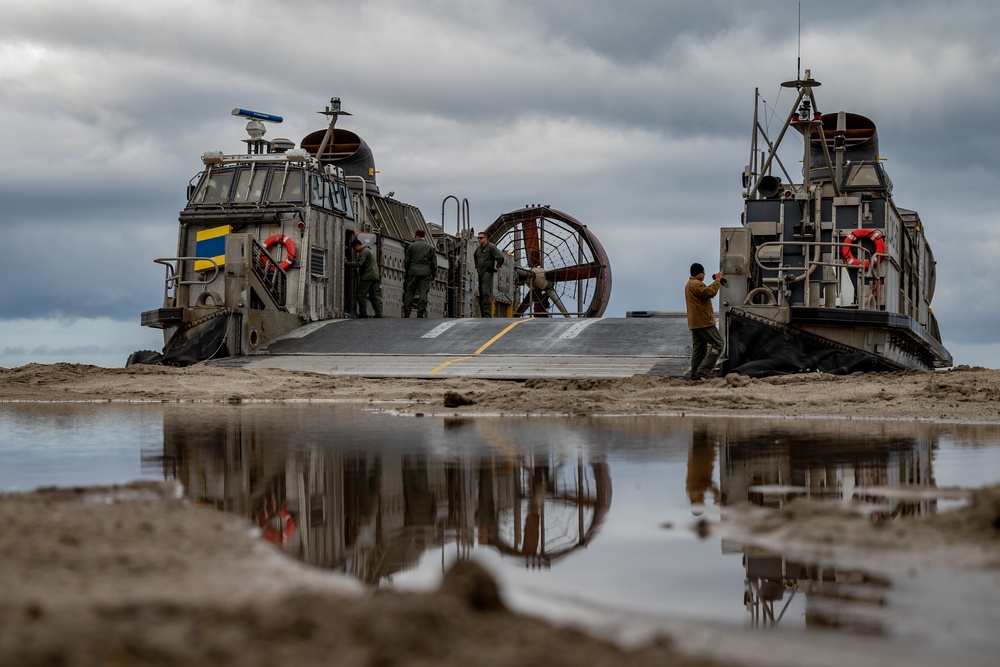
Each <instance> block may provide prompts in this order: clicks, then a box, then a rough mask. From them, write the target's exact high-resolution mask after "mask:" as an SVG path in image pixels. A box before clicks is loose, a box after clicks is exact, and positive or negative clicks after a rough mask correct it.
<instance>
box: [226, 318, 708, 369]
mask: <svg viewBox="0 0 1000 667" xmlns="http://www.w3.org/2000/svg"><path fill="white" fill-rule="evenodd" d="M690 359H691V334H690V331H689V330H688V328H687V319H686V318H685V317H683V316H681V317H650V318H575V319H567V318H525V319H413V318H411V319H395V318H386V319H360V320H329V321H325V322H317V323H312V324H307V325H305V326H303V327H300V328H299V329H296V330H295V331H292V332H290V333H288V334H286V335H285V336H283V337H281V338H278V339H276V340H274V341H272V342H271V343H270V344H269V345H268V346H267V348H266V349H265V350H263V351H262V353H261V354H257V355H252V356H247V357H234V358H229V359H220V360H215V361H211V362H208V363H210V364H211V365H217V366H229V367H233V366H236V367H242V368H279V369H286V370H294V371H309V372H314V373H327V374H330V375H360V376H364V377H373V378H385V377H399V378H428V379H431V378H449V377H478V378H484V379H504V380H524V379H529V378H617V377H629V376H632V375H636V374H648V375H669V376H678V377H680V376H683V375H684V374H685V373H686V372H687V370H688V364H689V363H690Z"/></svg>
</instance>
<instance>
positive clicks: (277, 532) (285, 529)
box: [258, 496, 295, 547]
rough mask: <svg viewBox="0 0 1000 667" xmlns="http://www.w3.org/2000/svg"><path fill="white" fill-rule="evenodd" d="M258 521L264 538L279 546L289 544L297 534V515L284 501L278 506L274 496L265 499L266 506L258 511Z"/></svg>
mask: <svg viewBox="0 0 1000 667" xmlns="http://www.w3.org/2000/svg"><path fill="white" fill-rule="evenodd" d="M258 522H259V523H260V527H261V530H262V531H263V534H264V539H265V540H267V541H268V542H270V543H271V544H275V545H277V546H279V547H283V546H285V545H287V544H288V543H289V542H291V540H292V536H293V535H295V517H294V516H292V513H291V512H289V511H288V508H287V507H286V506H285V503H284V502H282V503H281V506H280V507H278V504H277V502H276V501H275V499H274V497H273V496H272V497H270V498H268V499H267V500H265V501H264V508H263V509H262V510H261V511H260V512H259V513H258Z"/></svg>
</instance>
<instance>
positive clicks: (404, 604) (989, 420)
mask: <svg viewBox="0 0 1000 667" xmlns="http://www.w3.org/2000/svg"><path fill="white" fill-rule="evenodd" d="M998 399H1000V371H996V370H988V369H973V368H965V367H963V368H958V369H955V370H952V371H946V372H934V373H901V374H868V375H854V376H847V377H834V376H824V375H814V374H809V375H796V376H787V377H782V378H771V379H762V380H760V379H758V380H750V379H747V378H741V377H737V376H731V377H727V378H719V379H715V380H710V381H706V382H700V383H691V382H686V381H683V380H676V379H669V378H656V377H647V376H637V377H633V378H628V379H624V380H572V381H555V380H536V381H528V382H502V381H485V380H438V381H421V380H395V379H394V380H373V379H363V378H353V377H331V376H323V375H317V374H295V373H287V372H284V371H260V370H257V371H249V370H242V369H217V368H209V367H204V366H200V367H194V368H188V369H176V368H161V367H133V368H129V369H103V368H96V367H91V366H80V365H70V364H55V365H51V366H43V365H28V366H24V367H21V368H15V369H0V401H177V402H188V401H213V402H242V401H281V400H294V401H303V400H308V401H352V402H364V403H368V404H370V405H371V407H373V408H377V409H386V410H398V411H400V412H404V413H417V412H420V413H424V414H454V413H462V414H476V413H489V414H498V413H499V414H571V415H576V414H587V415H594V414H720V415H738V416H765V415H767V416H774V415H775V414H782V415H786V416H790V417H792V416H818V417H825V418H843V419H904V420H928V419H929V420H951V421H962V422H978V423H984V424H997V425H1000V400H998ZM727 511H730V508H727ZM731 511H733V512H738V513H741V515H740V519H739V521H730V522H727V524H728V525H729V526H730V529H731V530H738V533H734V534H732V535H729V536H728V537H731V538H733V539H738V540H740V541H743V542H745V543H749V544H759V545H761V546H769V547H780V548H782V549H783V550H785V551H786V553H789V552H790V553H795V552H796V550H798V551H799V553H805V552H809V555H810V556H816V555H817V554H816V553H815V551H816V549H817V545H820V549H821V551H822V552H823V553H822V554H821V555H823V556H824V558H828V559H837V558H844V559H852V558H854V559H857V558H858V557H859V554H862V553H867V554H869V557H870V555H871V554H873V553H876V554H879V558H883V559H885V558H888V559H892V560H893V562H894V565H895V566H896V567H901V568H903V570H902V571H905V568H907V567H911V568H918V567H925V566H928V565H930V566H933V567H935V568H945V569H951V570H953V571H955V572H968V571H975V572H979V573H985V575H986V576H987V577H988V578H990V580H991V581H993V582H995V583H997V584H1000V548H998V547H1000V487H994V488H989V489H982V490H979V491H977V492H976V493H974V494H972V496H971V499H970V503H969V505H968V506H966V507H964V508H962V509H960V510H955V511H952V512H948V513H946V514H937V515H931V516H927V517H922V518H916V519H912V520H907V521H906V522H900V523H889V524H873V523H871V522H870V521H866V520H864V519H863V518H859V517H858V516H857V515H853V514H848V513H846V512H844V510H843V508H842V507H841V506H840V504H839V503H824V502H819V501H808V502H804V503H801V504H800V503H798V502H796V503H792V504H791V505H789V506H788V507H786V508H785V509H784V510H782V512H781V513H779V514H775V513H773V512H772V513H761V512H757V511H753V509H752V508H746V507H734V508H731ZM0 521H2V525H4V527H5V529H6V530H5V531H3V532H2V533H0V562H2V563H3V567H2V568H0V590H3V591H4V594H3V596H2V598H0V664H3V665H8V664H10V665H176V664H184V665H273V664H279V663H282V664H295V665H314V664H315V665H319V664H324V665H325V664H330V663H331V662H332V663H335V664H342V665H421V664H427V665H430V664H434V665H445V666H448V665H459V664H462V665H469V664H477V665H515V664H517V665H523V664H541V665H583V664H586V665H621V664H630V665H633V664H634V665H645V664H650V665H652V664H656V665H664V664H670V665H737V664H749V665H754V664H760V665H764V664H767V665H775V664H788V665H793V664H799V665H803V664H814V665H834V664H844V661H845V660H847V661H849V662H850V663H851V664H861V665H863V664H873V665H874V664H879V665H893V664H921V663H920V662H919V661H918V662H917V663H914V662H913V660H912V656H910V657H908V658H907V659H905V660H904V659H902V658H900V657H895V656H893V654H892V653H891V652H886V651H885V650H879V646H878V645H877V644H867V643H865V641H864V640H858V641H857V642H855V641H854V640H852V641H851V642H850V645H838V644H837V643H836V642H835V641H832V640H829V639H828V640H824V639H823V638H822V637H819V638H816V637H811V638H810V639H809V640H808V641H805V640H802V639H800V640H799V641H798V642H796V641H787V638H785V639H783V641H782V646H776V645H774V643H773V642H770V643H769V642H768V641H767V640H766V637H764V636H763V635H761V634H754V635H750V634H749V633H742V632H735V631H733V632H726V633H723V632H719V631H716V630H705V629H704V628H701V629H698V628H693V627H685V626H684V625H683V624H673V625H663V626H661V627H656V628H648V627H647V628H644V629H643V630H642V631H641V632H639V631H634V632H631V633H628V639H629V641H627V642H625V641H624V635H620V634H619V635H616V639H617V641H616V642H613V641H609V640H608V639H607V638H604V639H600V638H597V637H596V636H594V635H593V634H592V633H590V634H588V633H585V632H582V631H580V630H575V629H572V628H568V627H556V626H555V625H554V624H552V623H550V622H546V621H540V620H537V619H534V618H530V617H526V616H524V615H521V614H516V613H513V612H511V611H509V610H508V609H507V608H506V606H505V605H504V602H503V591H498V590H497V588H496V585H495V583H494V582H493V579H492V578H491V577H490V576H489V574H488V573H486V572H485V571H484V570H482V569H480V568H478V567H477V566H476V565H475V564H474V563H466V564H461V565H460V566H458V567H457V568H456V569H455V570H453V571H452V572H451V573H449V575H447V576H446V577H445V580H444V581H443V582H442V585H441V589H440V590H439V591H437V592H434V593H425V594H407V593H399V592H378V593H372V592H369V591H365V590H364V589H363V588H362V587H361V585H360V584H358V583H356V582H354V581H353V580H349V579H346V578H344V577H342V576H340V575H337V574H334V573H328V572H320V571H317V570H314V569H311V568H309V567H307V566H305V565H303V564H301V563H299V562H298V561H295V560H291V559H289V558H287V557H285V556H284V555H282V554H281V553H279V552H278V551H276V550H274V549H273V548H272V547H271V546H270V545H268V544H266V543H265V542H264V541H263V540H261V539H259V537H258V536H257V535H256V533H255V531H254V530H253V529H252V528H251V527H250V526H249V525H248V524H246V523H245V522H244V521H242V520H241V519H239V518H238V517H235V516H229V515H223V514H220V513H218V512H217V511H215V510H211V509H205V508H198V507H194V506H191V505H190V504H189V503H187V502H186V501H184V500H183V499H182V498H181V493H180V489H179V488H178V487H177V486H176V485H175V484H173V483H137V484H134V485H129V486H125V487H116V488H107V489H97V488H88V489H58V490H41V491H37V492H34V493H27V494H6V495H0ZM994 590H995V591H1000V585H997V586H994ZM994 595H998V594H997V593H994ZM998 601H1000V599H998ZM868 649H871V651H870V652H869V650H868ZM968 657H969V656H966V658H968ZM972 658H973V659H974V658H975V656H972ZM984 658H985V657H984ZM973 662H974V660H973ZM923 664H934V662H933V659H931V658H928V659H927V661H926V662H924V663H923ZM983 664H988V662H983Z"/></svg>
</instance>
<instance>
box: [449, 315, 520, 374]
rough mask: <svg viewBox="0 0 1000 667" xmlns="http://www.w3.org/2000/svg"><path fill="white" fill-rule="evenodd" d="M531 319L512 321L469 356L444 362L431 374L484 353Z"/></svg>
mask: <svg viewBox="0 0 1000 667" xmlns="http://www.w3.org/2000/svg"><path fill="white" fill-rule="evenodd" d="M531 319H534V318H530V317H529V318H527V319H523V320H517V321H516V322H512V323H511V324H510V325H509V326H508V327H507V328H506V329H504V330H503V331H501V332H500V333H498V334H497V335H496V336H494V337H493V338H490V339H489V340H488V341H486V342H485V343H483V345H482V346H481V347H480V348H479V349H478V350H476V351H475V352H473V353H472V354H470V355H469V356H467V357H459V358H458V359H452V360H451V361H446V362H444V363H443V364H441V365H440V366H438V367H437V368H435V369H434V370H432V371H431V372H430V376H431V377H434V376H435V375H437V374H438V373H439V372H441V371H442V370H444V369H445V368H447V367H448V366H451V365H452V364H454V363H455V362H458V361H465V360H466V359H472V357H474V356H476V355H477V354H482V353H483V352H484V351H485V350H486V348H488V347H489V346H490V345H492V344H493V343H495V342H497V341H498V340H500V339H501V338H503V337H504V336H505V335H507V332H508V331H510V330H511V329H513V328H514V327H516V326H517V325H518V324H523V323H524V322H528V321H530V320H531Z"/></svg>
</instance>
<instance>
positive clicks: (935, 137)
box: [0, 0, 1000, 368]
mask: <svg viewBox="0 0 1000 667" xmlns="http://www.w3.org/2000/svg"><path fill="white" fill-rule="evenodd" d="M799 6H800V3H799V2H798V1H797V0H760V1H757V0H745V1H740V2H737V1H735V0H729V1H721V0H698V1H697V2H695V1H694V0H690V1H686V2H681V1H678V0H674V1H671V0H617V1H616V2H607V1H606V0H476V1H475V2H469V1H467V0H422V1H420V2H416V1H412V0H367V1H365V2H356V1H355V2H344V1H342V0H284V1H283V2H273V0H269V1H260V0H170V1H168V2H161V3H146V2H134V1H126V0H82V1H79V2H73V3H67V2H64V1H62V0H6V1H5V2H4V8H3V20H2V21H0V132H2V133H3V138H4V140H3V148H2V152H3V156H4V159H3V160H0V230H2V234H3V239H4V252H3V258H4V261H3V262H2V263H0V366H7V367H12V366H19V365H21V364H25V363H29V362H40V363H52V362H57V361H69V362H77V363H92V364H98V365H103V366H121V365H123V364H124V362H125V359H126V358H127V356H128V354H129V353H130V352H131V351H132V350H135V349H159V348H160V347H161V346H162V340H161V338H160V332H159V331H157V330H153V329H143V328H142V327H141V326H139V314H140V313H141V312H142V311H143V310H148V309H151V308H155V307H157V306H159V305H160V301H161V299H162V279H163V271H162V267H160V266H159V265H156V264H154V263H153V261H152V260H153V259H154V258H156V257H164V256H172V255H174V254H175V251H176V231H177V213H178V211H179V210H180V209H181V208H182V206H183V204H184V193H185V188H186V186H187V184H188V181H189V180H190V179H191V178H192V177H193V176H194V175H195V174H196V173H197V172H198V171H199V169H200V167H201V162H200V156H201V154H202V153H203V152H204V151H206V150H222V151H226V152H239V151H241V150H242V149H243V144H241V143H240V140H241V139H243V138H244V137H245V132H244V130H243V127H244V125H245V120H241V119H238V118H235V117H232V116H230V115H229V112H230V110H231V109H232V108H233V107H243V108H249V109H254V110H258V111H264V112H267V113H272V114H276V115H281V116H283V117H284V118H285V122H284V123H283V124H281V125H278V126H271V127H270V129H269V134H268V138H275V137H278V136H282V137H288V138H290V139H293V140H295V141H296V142H298V140H300V139H301V138H302V137H303V136H305V135H306V134H308V133H309V132H311V131H313V130H317V129H321V128H322V127H323V126H324V124H323V117H322V116H318V115H317V114H316V112H317V111H319V110H321V109H322V108H323V107H324V105H325V104H327V103H328V101H329V99H330V97H333V96H337V97H340V98H341V99H342V101H343V105H344V109H345V110H347V111H350V112H352V113H353V114H354V115H353V117H351V118H350V119H349V121H348V120H345V121H342V122H341V123H340V126H343V127H347V128H349V129H352V130H354V131H355V132H357V133H359V134H360V135H362V136H363V137H365V138H366V140H367V141H368V143H369V144H370V145H371V146H372V148H373V150H374V151H375V158H376V161H377V165H378V168H379V171H380V172H381V173H380V174H379V184H380V186H381V188H382V190H383V191H384V192H387V191H390V190H392V191H395V193H396V198H398V199H401V200H403V201H406V202H409V203H412V204H415V205H416V206H418V207H420V209H421V210H422V211H423V212H424V215H425V217H426V218H427V219H428V220H429V221H431V222H441V220H440V216H441V202H442V200H443V199H444V197H446V196H448V195H455V196H457V197H459V198H467V199H468V200H469V202H470V207H471V213H472V222H473V225H474V226H475V227H476V228H483V227H486V226H487V225H488V224H489V223H490V222H492V221H493V220H494V219H495V218H496V217H497V216H498V215H500V214H502V213H505V212H507V211H512V210H515V209H518V208H521V207H522V206H524V205H526V204H550V205H552V206H553V207H554V208H557V209H559V210H562V211H565V212H566V213H569V214H571V215H573V216H574V217H576V218H578V219H579V220H581V221H582V222H583V223H585V224H587V225H588V226H589V227H590V228H591V229H592V230H593V231H594V232H595V234H597V236H598V237H599V238H600V239H601V241H602V242H603V244H604V246H605V248H606V249H607V251H608V254H609V256H610V258H611V263H612V269H613V276H614V288H613V293H612V299H611V305H610V307H609V309H608V311H607V313H606V316H612V317H621V316H624V314H625V312H626V311H629V310H681V309H683V299H682V296H681V291H682V287H683V284H684V282H685V280H686V278H687V267H688V266H689V265H690V263H691V262H692V261H701V262H702V263H704V264H705V265H706V266H713V265H715V264H716V262H717V257H718V244H719V241H718V238H719V228H720V227H721V226H730V225H737V224H739V223H738V221H739V216H740V212H741V210H742V199H741V189H740V173H741V171H742V169H743V166H744V164H746V162H747V160H748V157H749V140H750V136H751V130H752V114H753V100H754V89H755V88H757V87H759V88H760V91H761V95H762V97H763V99H764V100H766V102H767V103H768V105H769V106H770V107H771V109H772V110H773V112H774V113H775V114H776V117H775V118H769V119H768V121H767V122H768V123H769V124H770V127H771V128H772V131H776V130H777V128H778V126H779V125H780V122H781V119H783V118H784V116H785V115H786V114H787V112H788V110H789V105H790V104H791V103H792V101H793V97H792V95H793V94H794V91H789V90H782V89H781V88H780V87H779V83H780V82H782V81H786V80H790V79H794V78H795V75H796V67H797V57H798V55H799V54H801V67H802V69H803V70H804V69H806V68H809V69H811V71H812V74H813V76H814V77H815V78H816V79H817V80H819V81H820V82H821V83H822V87H821V88H819V89H818V90H817V91H816V92H817V97H818V101H819V105H820V108H821V110H823V111H825V112H831V111H836V110H841V109H842V110H846V111H851V112H854V113H859V114H862V115H865V116H867V117H869V118H871V119H872V120H874V121H875V123H876V124H877V125H878V129H879V138H880V146H881V154H882V156H883V157H885V158H887V159H888V162H887V163H886V168H887V170H888V172H889V174H890V176H891V177H892V179H893V182H894V184H895V191H894V192H895V196H896V200H897V203H898V204H899V205H900V206H903V207H905V208H910V209H914V210H917V211H918V212H919V213H920V215H921V217H922V219H923V221H924V224H925V228H926V234H927V237H928V239H929V240H930V242H931V244H932V246H933V248H934V252H935V255H936V258H937V260H938V289H937V294H936V296H935V300H934V304H933V305H934V310H935V312H936V314H937V316H938V319H939V321H940V324H941V329H942V332H943V336H944V339H945V344H946V346H947V347H948V348H949V349H950V350H951V352H952V354H953V355H954V357H955V363H956V364H963V363H964V364H979V365H984V366H989V367H992V368H1000V290H998V289H997V288H996V286H997V284H998V283H1000V261H998V258H1000V228H998V224H997V223H998V222H1000V220H998V211H1000V207H998V203H1000V201H998V200H1000V194H998V187H997V186H998V183H1000V178H998V177H1000V159H998V158H1000V155H998V154H1000V127H998V121H1000V91H998V90H997V86H996V84H997V83H1000V46H998V45H1000V40H998V39H997V36H996V26H997V25H1000V3H996V2H993V1H992V0H978V1H969V0H952V1H951V2H948V3H943V2H939V1H937V0H926V1H921V0H878V1H872V0H866V1H864V2H860V1H854V0H847V1H843V0H842V1H840V2H837V3H830V2H820V1H818V0H802V2H801V36H800V32H799ZM453 215H454V214H452V216H453ZM445 226H446V228H448V229H451V228H452V227H453V226H454V220H453V219H451V220H446V221H445Z"/></svg>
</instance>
